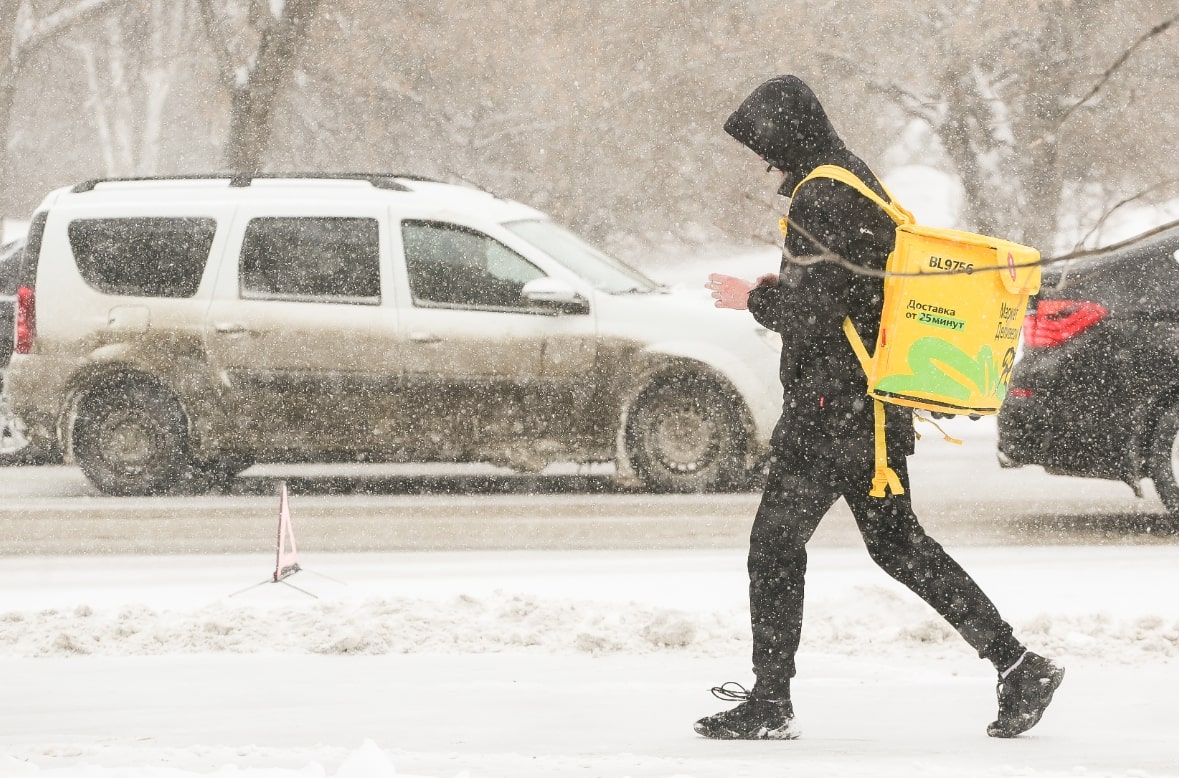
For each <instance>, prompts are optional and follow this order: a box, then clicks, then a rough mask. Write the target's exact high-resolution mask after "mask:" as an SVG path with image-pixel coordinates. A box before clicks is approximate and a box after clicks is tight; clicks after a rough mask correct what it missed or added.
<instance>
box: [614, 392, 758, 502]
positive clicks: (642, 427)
mask: <svg viewBox="0 0 1179 778" xmlns="http://www.w3.org/2000/svg"><path fill="white" fill-rule="evenodd" d="M626 433H627V434H626V441H627V456H628V457H629V458H630V462H631V466H632V467H633V468H634V470H635V474H636V475H637V476H638V477H639V480H640V481H642V483H643V485H644V486H646V487H647V488H648V489H652V490H654V491H660V492H704V491H712V490H716V489H725V488H729V487H731V486H733V485H735V484H736V483H738V481H739V480H740V479H741V477H742V475H743V474H744V472H745V463H744V460H745V430H744V427H743V426H742V424H741V420H740V414H739V413H738V410H737V408H736V405H735V402H734V401H733V400H732V399H730V398H729V397H728V396H727V395H725V394H724V393H723V392H721V391H720V390H719V389H718V388H717V387H716V385H715V384H713V383H712V382H709V381H706V380H703V379H700V378H691V377H688V378H677V379H673V380H668V381H661V382H659V383H656V384H654V385H652V386H650V387H648V388H647V389H646V390H645V391H644V392H643V393H642V394H640V395H639V397H638V399H637V400H636V402H635V404H634V406H633V407H632V408H631V410H630V413H629V415H628V420H627V430H626Z"/></svg>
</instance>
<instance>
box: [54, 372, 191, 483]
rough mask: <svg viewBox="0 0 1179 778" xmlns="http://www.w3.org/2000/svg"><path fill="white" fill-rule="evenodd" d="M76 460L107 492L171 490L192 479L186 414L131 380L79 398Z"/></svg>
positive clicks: (162, 395)
mask: <svg viewBox="0 0 1179 778" xmlns="http://www.w3.org/2000/svg"><path fill="white" fill-rule="evenodd" d="M72 434H73V441H72V443H73V452H74V460H75V461H76V462H77V463H78V465H79V466H80V467H81V468H82V472H84V473H85V474H86V477H87V478H89V479H90V481H91V482H92V483H93V484H94V485H95V486H97V487H98V488H99V489H100V490H101V491H102V492H104V493H106V494H113V495H118V496H145V495H157V494H165V493H168V492H172V491H175V490H176V489H177V487H179V486H180V485H182V484H183V483H184V482H185V481H186V480H190V479H191V478H192V463H191V458H190V457H189V453H188V436H187V431H186V424H185V418H184V412H183V411H182V410H181V408H180V404H179V403H178V402H177V400H176V398H175V397H173V396H172V395H171V394H170V393H169V392H167V391H166V390H164V389H163V388H161V387H157V386H153V385H150V384H145V383H141V382H130V383H124V384H120V385H118V386H113V387H109V388H104V389H99V390H94V391H91V392H89V393H87V394H86V395H84V396H83V397H82V398H80V399H79V401H78V404H77V413H76V416H75V419H74V423H73V433H72Z"/></svg>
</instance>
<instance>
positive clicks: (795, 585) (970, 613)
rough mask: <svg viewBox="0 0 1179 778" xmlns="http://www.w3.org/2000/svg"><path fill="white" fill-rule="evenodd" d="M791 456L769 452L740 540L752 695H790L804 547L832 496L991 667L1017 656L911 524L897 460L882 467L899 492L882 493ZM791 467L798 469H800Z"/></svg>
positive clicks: (849, 466) (899, 576)
mask: <svg viewBox="0 0 1179 778" xmlns="http://www.w3.org/2000/svg"><path fill="white" fill-rule="evenodd" d="M791 460H792V458H791V457H782V458H779V457H775V459H774V460H773V462H772V463H771V466H770V472H769V474H768V478H767V481H766V487H765V492H764V493H763V495H762V499H761V505H760V507H758V510H757V516H756V518H755V519H754V522H753V531H752V534H751V536H750V543H749V607H750V611H751V615H752V620H753V671H754V673H755V674H756V675H757V685H756V686H755V691H756V692H757V693H758V694H759V695H761V696H787V695H788V694H789V683H790V678H792V677H793V676H794V673H795V666H794V655H795V653H796V652H797V651H798V643H799V638H800V635H801V631H802V604H803V589H804V579H805V576H806V563H807V555H806V543H807V541H808V540H810V537H811V535H812V534H814V531H815V528H816V527H817V526H818V524H819V521H820V520H821V519H822V518H823V516H824V515H825V514H826V513H827V511H828V510H829V509H830V508H831V506H832V505H834V504H835V501H836V500H838V499H839V498H840V497H843V498H844V499H845V500H846V501H847V504H848V506H849V507H850V508H851V511H852V514H853V515H854V516H855V519H856V524H857V525H858V526H859V529H860V534H861V535H863V537H864V543H865V544H866V545H867V547H868V554H869V555H870V556H871V557H872V560H873V561H875V562H876V564H878V565H880V567H881V568H883V569H884V571H885V572H886V573H888V574H889V575H891V576H892V577H893V578H895V579H896V580H898V581H900V582H901V583H903V584H904V585H905V586H907V587H909V588H910V589H912V590H913V591H914V592H916V594H917V595H918V596H919V597H921V599H923V600H925V601H926V602H927V603H929V604H930V605H931V606H932V607H933V608H934V610H936V611H937V612H938V613H939V614H941V615H942V617H943V618H945V620H946V621H947V622H949V623H950V624H951V625H952V626H953V627H954V629H956V630H957V631H958V632H959V633H960V634H961V635H962V637H963V638H965V639H966V642H967V643H969V644H970V645H971V646H972V647H973V648H974V649H975V650H976V651H978V653H979V656H981V657H982V658H984V659H988V660H990V661H991V662H992V663H993V664H994V665H995V666H996V668H998V669H1000V670H1002V669H1005V668H1007V667H1010V666H1011V665H1012V664H1013V663H1014V662H1015V661H1016V660H1018V659H1019V657H1020V655H1021V654H1022V653H1023V650H1024V648H1023V646H1022V644H1020V643H1019V641H1017V640H1016V639H1015V638H1014V637H1013V636H1012V631H1011V626H1010V625H1009V624H1008V623H1007V622H1005V621H1004V620H1003V619H1002V618H1001V617H1000V616H999V612H998V611H997V610H996V608H995V606H994V604H993V603H992V602H991V601H990V599H988V598H987V596H986V595H985V594H983V592H982V590H981V589H980V588H979V586H978V584H976V583H975V582H974V580H973V579H971V577H970V576H969V575H967V574H966V571H965V570H963V569H962V567H961V566H960V565H959V564H958V563H957V562H955V561H954V560H953V559H952V558H950V555H949V554H947V553H946V552H945V550H944V549H943V548H942V547H941V545H939V544H938V543H937V541H935V540H933V539H932V538H930V537H929V536H928V535H926V534H925V530H924V529H922V528H921V525H920V524H919V523H918V521H917V517H916V516H915V515H914V514H913V509H912V505H911V503H910V499H909V474H908V469H907V467H906V465H905V461H904V459H903V458H901V457H897V458H896V460H894V459H892V458H890V462H889V464H890V465H891V466H892V467H893V469H894V470H896V472H897V475H899V476H900V479H901V483H902V484H903V485H904V488H905V493H904V494H901V495H891V494H890V495H889V496H887V497H885V498H883V499H882V498H878V497H871V496H869V495H868V489H869V488H870V484H871V480H872V478H871V477H872V472H871V467H870V466H869V467H867V468H866V467H865V466H864V465H863V464H862V463H855V464H853V463H848V462H829V463H822V464H819V463H815V462H808V463H806V467H805V468H799V467H797V466H796V465H797V461H795V462H794V463H792V462H791ZM897 460H899V461H897ZM816 465H818V466H816ZM800 471H805V472H806V473H807V475H799V474H798V473H799V472H800ZM816 474H818V475H816Z"/></svg>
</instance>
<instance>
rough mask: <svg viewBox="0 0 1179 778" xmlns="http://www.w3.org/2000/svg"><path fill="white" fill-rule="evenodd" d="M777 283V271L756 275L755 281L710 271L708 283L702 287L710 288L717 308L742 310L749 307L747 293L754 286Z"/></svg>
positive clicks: (775, 284) (774, 284)
mask: <svg viewBox="0 0 1179 778" xmlns="http://www.w3.org/2000/svg"><path fill="white" fill-rule="evenodd" d="M777 285H778V274H777V273H765V274H764V275H761V276H758V279H757V280H756V281H746V280H745V279H744V278H736V277H734V276H726V275H723V274H721V273H710V274H709V275H708V283H706V284H705V285H704V287H705V288H706V289H710V290H712V299H714V300H716V307H717V308H732V309H733V310H735V311H744V310H747V309H748V308H749V293H750V292H751V291H752V290H753V289H754V288H755V287H758V286H777Z"/></svg>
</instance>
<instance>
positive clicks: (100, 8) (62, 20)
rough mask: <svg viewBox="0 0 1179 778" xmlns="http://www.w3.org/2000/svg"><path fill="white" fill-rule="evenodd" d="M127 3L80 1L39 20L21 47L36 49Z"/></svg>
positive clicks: (98, 0)
mask: <svg viewBox="0 0 1179 778" xmlns="http://www.w3.org/2000/svg"><path fill="white" fill-rule="evenodd" d="M126 3H127V0H79V2H78V3H76V4H75V5H72V6H70V7H68V8H62V9H61V10H59V11H55V12H54V13H51V14H49V15H48V16H46V17H44V18H42V19H41V20H39V21H38V22H37V23H36V24H35V25H34V26H33V28H32V30H31V31H30V32H29V35H28V37H27V38H25V39H24V40H22V41H20V47H21V48H22V49H24V50H32V49H36V48H38V47H40V46H43V45H44V44H46V43H48V42H49V41H51V40H53V39H54V38H56V37H58V36H59V35H62V34H63V33H66V32H69V31H70V30H72V29H73V28H74V27H77V26H78V25H80V24H83V23H85V22H88V21H90V20H91V19H93V18H94V17H96V16H99V15H101V14H104V13H106V12H107V11H110V10H112V9H113V8H115V7H116V6H120V5H124V4H126Z"/></svg>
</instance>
